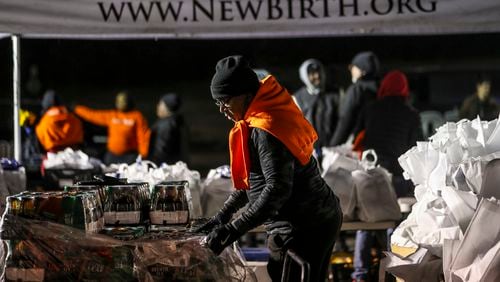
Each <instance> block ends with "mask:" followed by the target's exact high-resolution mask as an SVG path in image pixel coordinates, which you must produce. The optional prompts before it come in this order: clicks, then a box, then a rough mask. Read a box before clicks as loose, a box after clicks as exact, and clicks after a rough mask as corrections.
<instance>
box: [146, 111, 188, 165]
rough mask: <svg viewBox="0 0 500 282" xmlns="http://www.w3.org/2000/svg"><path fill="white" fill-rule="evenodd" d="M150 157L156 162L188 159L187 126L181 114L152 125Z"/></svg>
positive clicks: (168, 162) (173, 161) (174, 161)
mask: <svg viewBox="0 0 500 282" xmlns="http://www.w3.org/2000/svg"><path fill="white" fill-rule="evenodd" d="M150 140H151V141H150V145H149V154H148V158H149V159H150V160H151V161H153V162H154V163H156V164H158V165H159V164H161V163H167V164H174V163H176V162H178V161H184V162H187V160H186V157H187V156H186V155H187V154H186V153H185V150H186V147H187V144H186V143H187V142H188V140H187V128H186V123H185V121H184V118H183V116H182V115H180V114H177V113H176V114H173V115H171V116H169V117H166V118H162V119H159V120H157V121H156V123H155V124H154V125H153V126H152V127H151V138H150Z"/></svg>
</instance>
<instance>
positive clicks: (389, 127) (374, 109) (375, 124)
mask: <svg viewBox="0 0 500 282" xmlns="http://www.w3.org/2000/svg"><path fill="white" fill-rule="evenodd" d="M408 96H409V87H408V81H407V78H406V76H405V75H404V74H403V73H402V72H400V71H391V72H389V73H388V74H387V75H386V76H385V77H384V79H383V81H382V83H381V85H380V89H379V91H378V93H377V100H376V101H373V102H372V103H371V104H369V105H368V106H367V107H366V108H365V110H364V111H363V113H362V115H361V117H360V125H359V127H358V131H360V130H363V129H364V130H365V138H364V140H363V147H364V149H365V150H367V149H374V150H375V152H376V153H377V156H378V163H379V164H380V165H381V166H382V167H384V168H386V169H387V170H389V171H390V172H391V173H392V174H393V175H396V176H401V175H402V173H403V171H402V169H401V167H400V165H399V163H398V158H399V156H401V155H402V154H403V153H405V152H406V151H407V150H409V149H410V148H411V147H413V146H415V145H416V142H417V141H419V140H422V139H423V134H422V128H421V124H420V116H419V114H418V113H417V111H416V110H415V109H414V108H412V107H411V106H409V105H408V103H407V100H408Z"/></svg>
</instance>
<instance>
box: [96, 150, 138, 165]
mask: <svg viewBox="0 0 500 282" xmlns="http://www.w3.org/2000/svg"><path fill="white" fill-rule="evenodd" d="M137 155H138V153H137V152H129V153H125V154H123V155H115V154H113V153H111V152H110V151H107V152H106V155H105V156H104V163H105V164H107V165H109V164H121V163H125V164H132V163H134V162H135V160H136V159H137Z"/></svg>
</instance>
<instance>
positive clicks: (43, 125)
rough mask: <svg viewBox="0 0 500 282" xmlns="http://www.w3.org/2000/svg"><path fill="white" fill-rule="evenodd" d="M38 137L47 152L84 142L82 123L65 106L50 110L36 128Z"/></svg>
mask: <svg viewBox="0 0 500 282" xmlns="http://www.w3.org/2000/svg"><path fill="white" fill-rule="evenodd" d="M35 131H36V136H37V137H38V140H39V141H40V144H42V146H43V148H44V149H45V150H46V151H54V150H58V149H62V148H64V147H68V146H72V145H77V144H80V143H82V142H83V129H82V123H81V121H80V120H79V119H78V118H77V117H75V115H73V114H72V113H70V112H68V110H67V109H66V107H64V106H55V107H51V108H49V109H48V110H47V111H46V112H45V113H44V114H43V116H42V118H41V119H40V122H39V123H38V125H37V126H36V129H35Z"/></svg>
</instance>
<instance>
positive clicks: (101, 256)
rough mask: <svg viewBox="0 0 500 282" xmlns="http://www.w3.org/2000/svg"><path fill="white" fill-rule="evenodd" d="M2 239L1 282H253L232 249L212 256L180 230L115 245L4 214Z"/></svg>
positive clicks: (195, 238) (98, 237) (61, 227)
mask: <svg viewBox="0 0 500 282" xmlns="http://www.w3.org/2000/svg"><path fill="white" fill-rule="evenodd" d="M1 236H2V249H1V251H0V252H1V253H2V260H1V262H2V264H1V265H0V266H1V269H2V278H3V279H4V280H5V281H106V282H110V281H255V277H254V275H253V273H252V272H251V271H249V270H248V269H246V268H245V267H244V265H243V261H242V259H241V257H240V256H238V254H237V252H235V251H234V250H233V249H231V248H226V250H225V251H224V252H223V253H222V254H221V255H220V256H215V255H214V254H213V253H212V252H211V251H210V250H209V249H208V248H205V247H203V246H202V245H201V240H202V238H203V237H201V236H198V235H196V234H189V233H186V232H181V231H179V232H157V233H150V234H149V236H144V237H143V238H140V239H136V240H132V241H119V240H116V239H113V238H111V237H108V236H104V235H99V234H88V233H85V232H84V231H81V230H78V229H74V228H71V227H69V226H64V225H60V224H57V223H52V222H46V221H38V220H29V219H25V218H20V217H17V216H13V215H5V216H4V219H3V222H2V228H1Z"/></svg>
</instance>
